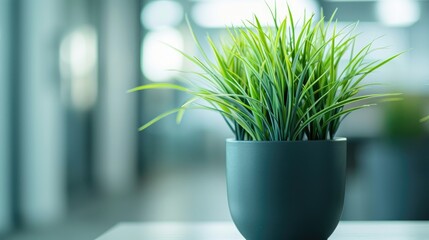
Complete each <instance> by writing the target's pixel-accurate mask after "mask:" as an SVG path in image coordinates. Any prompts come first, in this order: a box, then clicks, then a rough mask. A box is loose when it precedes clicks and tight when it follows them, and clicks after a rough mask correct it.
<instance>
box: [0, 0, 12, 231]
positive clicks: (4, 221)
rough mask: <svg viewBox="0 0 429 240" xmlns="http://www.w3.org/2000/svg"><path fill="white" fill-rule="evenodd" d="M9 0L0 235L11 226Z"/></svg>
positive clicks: (0, 83)
mask: <svg viewBox="0 0 429 240" xmlns="http://www.w3.org/2000/svg"><path fill="white" fill-rule="evenodd" d="M10 5H11V4H10V2H9V0H4V1H0V116H2V117H0V236H1V235H2V234H4V233H5V232H7V231H8V230H9V229H10V227H11V224H12V223H11V222H12V221H11V208H12V206H11V201H10V200H11V188H10V187H11V181H10V179H11V176H10V168H11V167H10V157H11V155H10V147H11V144H10V138H9V136H10V131H9V129H10V127H9V126H10V121H9V120H10V117H9V116H10V104H11V101H10V95H9V88H10V85H9V83H10V72H9V66H10V65H9V62H8V59H9V53H10V52H9V49H10V44H9V43H10V38H9V37H8V36H10V28H9V26H10V21H9V18H10V15H9V12H10V10H11V6H10Z"/></svg>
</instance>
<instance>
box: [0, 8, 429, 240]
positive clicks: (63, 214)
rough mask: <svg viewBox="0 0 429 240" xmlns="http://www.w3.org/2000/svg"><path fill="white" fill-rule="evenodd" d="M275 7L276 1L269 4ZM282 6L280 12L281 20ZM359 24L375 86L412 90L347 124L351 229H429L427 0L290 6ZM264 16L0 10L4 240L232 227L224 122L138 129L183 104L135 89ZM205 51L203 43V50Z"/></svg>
mask: <svg viewBox="0 0 429 240" xmlns="http://www.w3.org/2000/svg"><path fill="white" fill-rule="evenodd" d="M267 2H268V3H269V4H273V3H274V2H275V1H274V0H269V1H267ZM285 4H286V1H285V0H279V1H277V6H278V8H279V11H280V12H281V11H285V9H284V7H285ZM289 4H290V6H291V8H292V10H293V12H294V14H296V16H297V17H300V16H301V17H302V13H303V9H307V11H314V12H316V13H320V9H321V8H323V9H324V12H325V14H326V15H328V16H329V15H330V14H331V13H332V12H333V11H334V10H335V9H336V8H338V14H337V16H338V18H339V25H343V26H345V25H346V24H348V23H350V22H353V21H360V24H359V27H358V29H357V32H362V33H363V34H362V35H361V36H360V38H359V41H358V45H361V46H363V45H365V44H367V43H368V42H369V41H371V40H372V39H375V38H379V37H381V38H379V39H378V41H377V42H376V45H377V46H378V45H379V46H387V48H386V49H383V50H381V51H379V52H376V53H374V54H373V56H372V57H373V58H375V59H382V58H385V57H388V56H391V55H393V54H395V53H398V52H402V51H404V50H405V51H407V52H406V53H405V54H403V55H402V56H401V57H400V58H398V59H396V60H395V61H393V62H391V63H390V64H388V65H387V66H385V67H383V68H382V69H381V70H379V71H378V72H376V73H375V74H373V75H372V76H371V77H370V78H368V82H383V83H386V85H388V86H389V87H385V88H378V89H370V90H368V91H374V92H375V91H400V92H405V93H406V94H405V95H404V101H402V102H396V103H382V104H380V105H379V106H377V107H374V108H371V109H367V110H364V111H359V112H356V113H354V114H352V115H350V116H349V117H348V118H347V119H346V120H345V121H344V124H343V126H342V127H341V129H340V132H339V133H338V134H337V135H338V136H344V137H347V138H348V139H349V144H348V155H349V156H348V183H347V193H346V199H345V207H344V213H343V219H344V220H407V219H414V220H421V219H426V220H429V204H428V203H429V149H428V146H429V138H428V131H427V130H428V128H427V124H425V123H424V124H421V123H419V119H420V118H422V117H423V116H425V115H427V114H429V109H428V106H429V104H428V103H429V98H428V96H429V86H428V83H429V68H428V66H429V45H428V43H429V1H422V0H420V1H418V0H290V1H289ZM252 13H256V14H258V16H260V17H261V18H262V19H268V17H269V15H268V14H269V12H268V11H266V6H265V2H264V1H259V0H0V239H8V240H18V239H22V240H27V239H43V240H49V239H62V240H67V239H94V238H95V237H97V236H99V235H100V234H102V233H103V232H104V231H106V230H107V229H109V228H110V227H112V226H113V225H115V224H116V223H118V222H123V221H220V220H230V217H229V212H228V207H227V201H226V188H225V174H224V151H225V149H224V148H225V147H224V145H225V138H228V137H232V134H231V133H230V132H229V130H228V129H227V127H226V125H225V124H224V123H223V121H222V119H221V118H220V117H219V116H217V115H216V114H214V113H208V112H201V111H190V112H188V113H186V115H185V117H184V120H183V122H182V124H181V125H180V126H177V125H176V123H175V119H174V117H172V118H167V119H164V120H163V121H161V122H159V123H157V124H156V125H154V126H153V127H151V128H149V129H148V130H146V131H144V132H138V131H137V129H138V127H139V126H140V125H141V124H143V123H145V122H147V121H149V120H150V119H151V118H153V117H155V116H156V115H158V114H160V113H162V112H163V111H165V110H168V109H170V108H172V107H175V106H177V105H179V104H181V103H183V101H184V100H185V99H186V96H184V95H182V94H180V93H177V92H174V91H147V92H144V93H134V94H127V93H126V91H127V90H128V89H131V88H133V87H135V86H137V85H140V84H143V83H149V82H169V81H170V82H175V81H178V80H179V79H181V78H183V77H191V76H188V75H183V74H180V73H178V72H177V71H171V69H176V70H193V67H192V65H191V64H190V63H189V62H187V61H185V59H183V57H181V56H180V54H178V53H177V52H175V51H174V50H172V49H171V48H170V47H168V46H167V45H166V44H168V45H171V46H173V47H175V48H178V49H180V50H183V51H185V52H187V53H189V54H190V55H198V51H197V49H196V46H195V44H194V42H193V39H192V36H191V35H190V34H189V30H188V28H187V25H186V20H185V16H187V17H188V19H189V22H190V23H191V24H192V26H193V28H194V31H195V33H196V35H197V37H198V38H200V39H204V38H205V36H206V35H207V34H209V35H210V36H212V38H213V39H219V37H221V36H222V35H224V34H225V32H226V31H225V25H230V24H235V25H240V24H241V20H242V19H248V18H251V17H252ZM202 43H203V47H207V45H206V44H204V41H202Z"/></svg>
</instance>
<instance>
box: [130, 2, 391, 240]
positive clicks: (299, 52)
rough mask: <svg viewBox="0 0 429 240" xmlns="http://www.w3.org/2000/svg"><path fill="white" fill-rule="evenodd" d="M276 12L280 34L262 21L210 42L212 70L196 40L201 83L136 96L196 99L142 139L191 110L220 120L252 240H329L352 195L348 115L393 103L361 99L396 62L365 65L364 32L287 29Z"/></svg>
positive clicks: (294, 24) (241, 224)
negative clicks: (345, 134)
mask: <svg viewBox="0 0 429 240" xmlns="http://www.w3.org/2000/svg"><path fill="white" fill-rule="evenodd" d="M271 12H272V16H273V24H274V26H273V27H267V26H264V25H262V24H261V22H260V21H259V19H258V17H257V16H255V17H254V19H253V20H250V21H247V22H245V26H244V27H229V28H227V30H228V33H229V35H228V37H227V38H226V39H225V40H224V41H223V42H222V43H221V44H220V45H216V44H214V42H213V41H212V39H211V38H210V37H208V43H209V44H210V48H211V51H212V53H213V55H214V60H212V59H211V58H210V57H209V56H208V54H206V52H205V51H204V49H203V48H202V47H201V45H200V43H199V41H198V40H197V38H196V37H195V35H194V34H193V36H194V39H195V41H196V44H197V46H198V47H199V50H200V51H201V53H202V56H203V57H202V58H201V59H200V58H197V57H193V56H191V55H188V54H186V53H183V55H184V56H185V57H186V58H188V59H189V60H190V61H192V62H193V63H194V64H196V65H197V66H198V67H199V68H200V69H201V70H202V72H198V73H196V74H197V75H198V76H199V79H201V80H200V81H190V82H189V85H186V86H184V85H178V84H171V83H153V84H146V85H143V86H139V87H136V88H134V89H132V90H130V91H131V92H134V91H140V90H149V89H175V90H178V91H183V92H186V93H188V94H190V95H191V96H192V97H191V98H190V99H189V100H188V101H186V102H185V103H184V104H183V105H182V106H180V107H178V108H176V109H173V110H170V111H168V112H166V113H164V114H161V115H159V116H158V117H156V118H154V119H153V120H152V121H150V122H148V123H147V124H145V125H143V126H142V127H141V128H140V130H143V129H145V128H147V127H149V126H150V125H152V124H154V123H155V122H157V121H159V120H160V119H162V118H164V117H166V116H168V115H171V114H175V113H177V120H178V122H180V120H181V118H182V116H183V113H184V111H185V110H187V109H206V110H211V111H216V112H218V113H219V114H221V115H222V117H223V118H224V119H225V122H226V124H227V125H228V126H229V127H230V128H231V130H232V132H233V133H234V134H235V139H228V140H227V141H226V144H227V153H226V156H227V157H226V161H227V174H226V175H227V188H228V190H227V191H228V202H229V207H230V212H231V215H232V219H233V221H234V223H235V225H236V226H237V228H238V230H239V231H240V232H241V233H242V235H243V236H244V237H245V238H246V239H313V240H314V239H327V238H328V237H329V236H330V235H331V234H332V232H333V231H334V229H335V227H336V226H337V224H338V222H339V219H340V216H341V212H342V207H343V199H344V188H345V170H346V139H345V138H336V137H335V133H336V132H337V129H338V128H339V126H340V123H341V121H342V120H343V118H344V117H345V116H346V115H348V114H349V113H351V112H353V111H356V110H358V109H362V108H365V107H368V106H370V105H372V104H373V103H374V102H375V100H376V99H377V98H380V97H386V96H388V94H368V95H362V94H359V93H360V92H361V90H363V89H365V88H366V87H368V85H369V84H364V83H363V82H362V81H363V80H364V79H365V77H366V76H368V75H369V74H370V73H371V72H373V71H374V70H376V69H378V68H379V67H381V66H383V65H384V64H386V63H387V62H389V61H391V60H392V59H394V58H395V57H396V55H395V56H392V57H390V58H388V59H385V60H383V61H367V59H366V58H367V56H368V55H369V54H370V53H371V52H372V51H373V47H372V43H368V44H367V45H366V46H364V47H363V48H361V49H355V41H356V38H357V35H356V34H354V33H353V30H354V29H355V27H356V24H350V25H348V26H346V27H344V28H341V29H338V27H337V24H336V22H335V21H334V16H332V17H331V18H330V19H325V17H324V16H323V14H322V16H321V17H320V19H319V20H317V19H316V16H315V15H314V14H313V15H310V16H307V17H304V18H303V19H302V20H300V21H295V20H294V19H293V17H292V14H291V10H290V9H288V10H287V12H288V14H287V17H286V18H285V19H279V18H278V17H277V14H276V11H271ZM191 32H193V31H192V29H191ZM200 100H203V101H200ZM364 102H365V104H364Z"/></svg>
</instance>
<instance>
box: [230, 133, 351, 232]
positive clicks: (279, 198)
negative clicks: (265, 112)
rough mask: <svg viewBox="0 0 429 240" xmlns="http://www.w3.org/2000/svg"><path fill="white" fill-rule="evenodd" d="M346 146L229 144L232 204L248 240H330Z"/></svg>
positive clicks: (327, 143)
mask: <svg viewBox="0 0 429 240" xmlns="http://www.w3.org/2000/svg"><path fill="white" fill-rule="evenodd" d="M346 148H347V140H346V139H345V138H339V139H335V140H326V141H293V142H268V141H267V142H258V141H235V140H227V142H226V167H227V169H226V173H227V174H226V175H227V188H228V204H229V209H230V212H231V216H232V219H233V221H234V223H235V225H236V227H237V228H238V230H239V231H240V232H241V234H242V235H243V236H244V237H245V238H246V239H247V240H267V239H292V240H301V239H302V240H310V239H311V240H318V239H323V240H325V239H327V238H328V237H329V236H330V235H331V234H332V232H333V231H334V230H335V228H336V226H337V225H338V222H339V219H340V217H341V213H342V209H343V203H344V191H345V178H346Z"/></svg>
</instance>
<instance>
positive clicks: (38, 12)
mask: <svg viewBox="0 0 429 240" xmlns="http://www.w3.org/2000/svg"><path fill="white" fill-rule="evenodd" d="M20 2H21V8H20V11H21V17H22V18H21V19H22V20H21V23H20V25H19V27H20V31H21V33H20V36H21V41H20V44H21V46H20V48H21V51H20V52H21V56H20V63H19V64H20V75H21V76H20V77H21V79H20V80H21V84H20V119H19V120H20V123H19V125H20V138H19V139H20V140H19V141H20V160H21V162H20V184H21V185H20V195H19V197H20V199H19V208H20V212H21V215H22V216H21V217H22V221H23V223H24V224H26V225H28V226H40V225H48V224H52V223H55V222H56V221H58V220H59V219H60V218H61V217H62V216H63V214H64V211H65V187H64V185H65V183H64V180H65V171H64V154H63V145H64V144H63V138H62V136H63V119H62V106H61V103H60V87H59V84H60V83H59V79H60V77H59V70H58V65H59V63H58V55H59V54H58V51H59V39H58V36H59V32H58V31H59V30H60V29H61V26H59V25H58V24H59V23H61V22H62V21H61V20H62V19H63V15H62V13H61V12H62V6H61V3H62V2H63V1H58V0H39V1H33V0H22V1H20Z"/></svg>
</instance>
